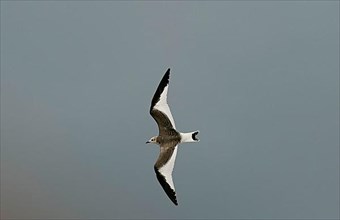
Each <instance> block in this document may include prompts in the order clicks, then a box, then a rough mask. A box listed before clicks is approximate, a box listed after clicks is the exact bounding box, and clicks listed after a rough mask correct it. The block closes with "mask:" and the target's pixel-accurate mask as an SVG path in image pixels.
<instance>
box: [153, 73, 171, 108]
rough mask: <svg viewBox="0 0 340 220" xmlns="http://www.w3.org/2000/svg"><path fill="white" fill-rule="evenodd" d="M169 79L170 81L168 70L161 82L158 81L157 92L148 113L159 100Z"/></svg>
mask: <svg viewBox="0 0 340 220" xmlns="http://www.w3.org/2000/svg"><path fill="white" fill-rule="evenodd" d="M169 79H170V68H168V70H167V71H166V72H165V74H164V76H163V78H162V80H161V81H160V83H159V85H158V87H157V90H156V92H155V94H154V96H153V98H152V101H151V107H150V111H151V110H152V108H153V106H155V104H156V103H157V102H158V101H159V98H160V96H161V94H162V92H163V90H164V88H165V87H166V86H167V85H168V84H169Z"/></svg>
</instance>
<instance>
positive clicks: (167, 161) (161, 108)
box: [146, 69, 199, 205]
mask: <svg viewBox="0 0 340 220" xmlns="http://www.w3.org/2000/svg"><path fill="white" fill-rule="evenodd" d="M169 78H170V69H168V70H167V71H166V73H165V74H164V76H163V78H162V80H161V82H160V83H159V85H158V87H157V90H156V92H155V94H154V96H153V98H152V101H151V107H150V114H151V116H152V117H153V118H154V119H155V121H156V122H157V124H158V130H159V134H158V136H154V137H152V138H151V139H150V140H148V141H147V142H146V143H147V144H148V143H154V144H158V145H159V147H160V154H159V156H158V159H157V161H156V163H155V165H154V170H155V172H156V177H157V179H158V181H159V183H160V184H161V186H162V187H163V189H164V191H165V193H166V194H167V195H168V197H169V198H170V200H171V201H172V202H173V203H174V204H175V205H178V202H177V198H176V191H175V185H174V182H173V180H172V171H173V169H174V165H175V159H176V154H177V147H178V144H180V143H185V142H198V141H199V139H198V138H197V134H198V133H199V131H198V130H197V131H193V132H188V133H181V132H178V131H177V130H176V126H175V121H174V118H173V117H172V114H171V111H170V108H169V105H168V103H167V96H168V88H169Z"/></svg>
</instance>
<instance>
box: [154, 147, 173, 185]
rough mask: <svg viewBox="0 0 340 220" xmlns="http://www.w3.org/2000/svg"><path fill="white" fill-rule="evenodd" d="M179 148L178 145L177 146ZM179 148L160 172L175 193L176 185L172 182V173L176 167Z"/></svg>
mask: <svg viewBox="0 0 340 220" xmlns="http://www.w3.org/2000/svg"><path fill="white" fill-rule="evenodd" d="M177 146H178V145H177ZM177 146H176V147H175V149H174V152H173V153H172V155H171V158H170V160H169V161H168V162H167V163H166V164H164V166H162V167H161V168H160V169H159V170H158V171H159V172H160V173H161V174H162V175H163V176H164V177H165V180H166V182H167V183H168V184H169V185H170V187H171V189H173V191H175V185H174V182H173V181H172V171H173V169H174V166H175V160H176V155H177Z"/></svg>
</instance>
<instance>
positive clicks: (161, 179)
mask: <svg viewBox="0 0 340 220" xmlns="http://www.w3.org/2000/svg"><path fill="white" fill-rule="evenodd" d="M154 170H155V172H156V177H157V179H158V182H159V183H160V184H161V186H162V187H163V189H164V192H165V193H166V194H167V195H168V197H169V199H170V200H171V201H172V202H173V203H174V204H175V205H176V206H177V205H178V202H177V198H176V193H175V191H173V190H172V189H171V188H170V186H169V184H168V183H167V182H166V180H165V177H164V176H163V175H162V174H161V173H160V172H159V171H158V169H157V168H156V167H154Z"/></svg>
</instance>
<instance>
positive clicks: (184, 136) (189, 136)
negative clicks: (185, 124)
mask: <svg viewBox="0 0 340 220" xmlns="http://www.w3.org/2000/svg"><path fill="white" fill-rule="evenodd" d="M199 132H200V131H198V130H197V131H193V132H188V133H181V143H184V142H199V141H200V140H199V139H198V137H197V135H198V133H199Z"/></svg>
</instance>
